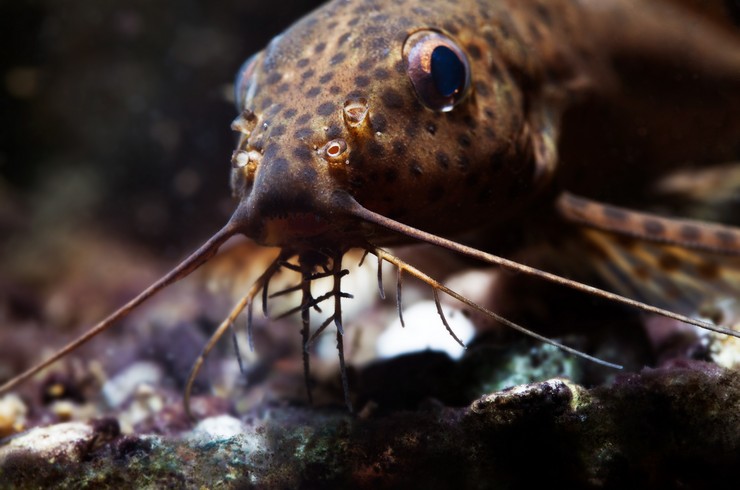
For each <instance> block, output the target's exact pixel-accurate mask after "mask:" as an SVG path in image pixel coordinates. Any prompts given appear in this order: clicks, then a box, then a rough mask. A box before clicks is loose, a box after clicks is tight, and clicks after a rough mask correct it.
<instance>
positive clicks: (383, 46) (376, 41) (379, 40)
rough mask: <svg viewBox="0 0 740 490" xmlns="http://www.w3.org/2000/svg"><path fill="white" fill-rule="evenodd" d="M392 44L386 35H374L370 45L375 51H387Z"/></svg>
mask: <svg viewBox="0 0 740 490" xmlns="http://www.w3.org/2000/svg"><path fill="white" fill-rule="evenodd" d="M389 46H390V41H389V40H388V39H387V38H385V37H374V38H372V39H371V40H370V47H371V48H372V49H374V50H375V51H381V52H382V51H385V50H387V49H388V47H389Z"/></svg>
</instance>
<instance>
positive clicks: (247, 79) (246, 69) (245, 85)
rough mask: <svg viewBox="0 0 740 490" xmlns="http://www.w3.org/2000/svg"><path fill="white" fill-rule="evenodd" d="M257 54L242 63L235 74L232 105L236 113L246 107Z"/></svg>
mask: <svg viewBox="0 0 740 490" xmlns="http://www.w3.org/2000/svg"><path fill="white" fill-rule="evenodd" d="M258 55H259V53H255V54H253V55H252V56H250V57H249V58H247V61H245V62H244V63H242V66H240V67H239V71H237V72H236V79H235V80H234V103H235V104H236V112H242V111H243V110H244V107H245V105H246V100H247V95H248V91H249V88H250V86H251V85H253V84H252V83H251V82H252V73H254V67H255V66H256V65H257V63H256V61H257V56H258Z"/></svg>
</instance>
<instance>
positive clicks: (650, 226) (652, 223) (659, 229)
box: [642, 218, 665, 236]
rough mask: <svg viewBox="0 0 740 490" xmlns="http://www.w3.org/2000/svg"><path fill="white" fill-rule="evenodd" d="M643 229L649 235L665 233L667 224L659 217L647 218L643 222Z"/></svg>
mask: <svg viewBox="0 0 740 490" xmlns="http://www.w3.org/2000/svg"><path fill="white" fill-rule="evenodd" d="M642 229H643V230H645V233H647V234H648V235H653V236H658V235H663V234H664V233H665V225H664V224H663V223H661V222H660V221H659V220H657V219H651V218H646V219H645V220H644V221H643V222H642Z"/></svg>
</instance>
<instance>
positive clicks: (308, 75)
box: [301, 68, 316, 80]
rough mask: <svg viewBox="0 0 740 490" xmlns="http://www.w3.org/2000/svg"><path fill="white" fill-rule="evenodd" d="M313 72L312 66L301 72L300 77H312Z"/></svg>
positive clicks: (314, 71) (305, 78)
mask: <svg viewBox="0 0 740 490" xmlns="http://www.w3.org/2000/svg"><path fill="white" fill-rule="evenodd" d="M315 73H316V70H314V69H313V68H309V69H308V70H306V71H304V72H303V73H301V78H302V79H304V80H307V79H309V78H311V77H313V76H314V74H315Z"/></svg>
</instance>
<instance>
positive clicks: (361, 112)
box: [343, 97, 369, 128]
mask: <svg viewBox="0 0 740 490" xmlns="http://www.w3.org/2000/svg"><path fill="white" fill-rule="evenodd" d="M368 110H369V106H368V103H367V99H365V98H362V97H359V98H356V99H348V100H346V101H345V102H344V111H343V113H344V122H345V124H347V126H349V127H350V128H357V127H360V126H361V125H362V124H363V123H364V122H365V120H366V118H367V113H368Z"/></svg>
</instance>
